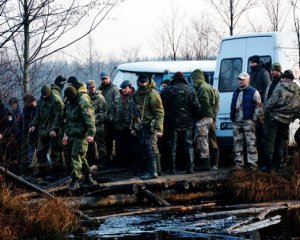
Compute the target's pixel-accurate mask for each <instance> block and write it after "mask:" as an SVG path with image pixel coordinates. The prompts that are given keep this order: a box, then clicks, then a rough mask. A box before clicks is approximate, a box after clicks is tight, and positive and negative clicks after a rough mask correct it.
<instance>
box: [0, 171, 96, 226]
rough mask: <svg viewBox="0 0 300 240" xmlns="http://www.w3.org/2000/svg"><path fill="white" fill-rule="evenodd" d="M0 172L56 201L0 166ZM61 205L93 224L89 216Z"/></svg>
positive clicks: (47, 193) (50, 195)
mask: <svg viewBox="0 0 300 240" xmlns="http://www.w3.org/2000/svg"><path fill="white" fill-rule="evenodd" d="M0 171H1V172H2V173H3V174H5V175H7V176H9V177H11V178H12V179H14V180H16V181H17V182H18V183H21V184H22V185H24V186H26V187H29V188H31V189H33V190H35V191H37V192H40V193H42V194H43V195H45V196H46V197H48V198H52V199H56V197H55V196H54V195H53V194H51V193H49V192H47V191H45V190H44V189H41V188H40V187H38V186H36V185H34V184H32V183H30V182H28V181H26V180H25V179H23V178H21V177H19V176H17V175H16V174H14V173H12V172H10V171H9V170H7V169H5V168H4V167H2V166H0ZM63 204H65V205H66V207H68V208H69V209H70V210H71V211H72V212H74V214H76V215H77V216H79V217H80V218H82V219H84V220H86V221H88V222H93V220H92V219H91V218H90V217H89V216H87V215H85V214H84V213H82V212H81V211H79V210H77V209H75V208H72V207H71V206H69V205H67V204H66V203H63Z"/></svg>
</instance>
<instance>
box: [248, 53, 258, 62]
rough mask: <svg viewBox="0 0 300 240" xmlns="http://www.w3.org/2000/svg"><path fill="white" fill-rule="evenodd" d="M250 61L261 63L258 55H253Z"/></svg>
mask: <svg viewBox="0 0 300 240" xmlns="http://www.w3.org/2000/svg"><path fill="white" fill-rule="evenodd" d="M249 61H250V62H253V63H260V58H259V56H258V55H253V56H252V57H250V58H249Z"/></svg>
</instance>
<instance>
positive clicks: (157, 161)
mask: <svg viewBox="0 0 300 240" xmlns="http://www.w3.org/2000/svg"><path fill="white" fill-rule="evenodd" d="M156 164H157V175H158V176H162V171H161V163H160V156H157V157H156Z"/></svg>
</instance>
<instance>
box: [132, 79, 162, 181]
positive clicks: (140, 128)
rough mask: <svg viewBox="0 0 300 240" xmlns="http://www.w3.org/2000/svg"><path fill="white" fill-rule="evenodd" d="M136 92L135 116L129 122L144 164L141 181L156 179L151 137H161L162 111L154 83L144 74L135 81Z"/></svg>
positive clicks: (155, 163) (155, 164)
mask: <svg viewBox="0 0 300 240" xmlns="http://www.w3.org/2000/svg"><path fill="white" fill-rule="evenodd" d="M137 85H138V91H137V92H136V93H135V94H134V102H135V105H136V109H137V111H136V112H137V113H138V115H139V116H137V114H134V116H133V118H132V122H131V129H132V134H133V135H136V136H137V137H138V140H139V149H140V156H141V157H143V159H144V160H145V162H146V165H147V170H148V171H147V173H146V174H145V175H143V176H141V179H151V178H157V177H158V175H157V160H156V158H155V157H154V154H153V149H152V142H153V136H154V134H156V136H157V137H161V136H162V135H163V122H164V109H163V106H162V101H161V98H160V95H159V93H158V92H157V91H156V89H155V87H154V86H155V82H154V80H152V79H151V78H150V77H148V76H147V75H145V74H141V75H140V76H139V77H138V80H137Z"/></svg>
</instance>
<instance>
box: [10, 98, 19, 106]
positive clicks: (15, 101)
mask: <svg viewBox="0 0 300 240" xmlns="http://www.w3.org/2000/svg"><path fill="white" fill-rule="evenodd" d="M14 103H18V99H17V98H16V97H11V98H10V99H9V100H8V104H9V105H12V104H14Z"/></svg>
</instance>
